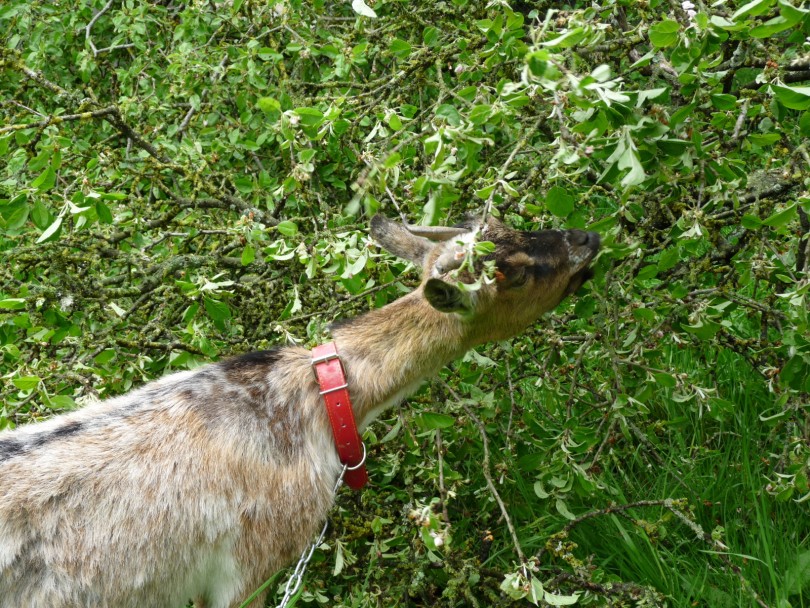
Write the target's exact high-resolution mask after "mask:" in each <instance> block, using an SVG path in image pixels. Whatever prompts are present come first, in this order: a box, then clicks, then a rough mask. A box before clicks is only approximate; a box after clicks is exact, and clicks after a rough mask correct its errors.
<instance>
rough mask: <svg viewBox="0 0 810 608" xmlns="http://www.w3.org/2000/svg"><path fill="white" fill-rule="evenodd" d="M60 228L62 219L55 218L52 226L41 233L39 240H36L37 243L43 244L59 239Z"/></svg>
mask: <svg viewBox="0 0 810 608" xmlns="http://www.w3.org/2000/svg"><path fill="white" fill-rule="evenodd" d="M61 227H62V217H61V216H59V217H57V218H56V219H55V220H54V222H53V224H51V225H50V226H48V228H47V229H46V230H45V232H43V233H42V234H41V235H40V236H39V238H38V239H37V243H45V242H46V241H51V240H54V239H56V238H58V237H59V229H60V228H61Z"/></svg>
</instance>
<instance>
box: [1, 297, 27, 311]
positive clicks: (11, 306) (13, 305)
mask: <svg viewBox="0 0 810 608" xmlns="http://www.w3.org/2000/svg"><path fill="white" fill-rule="evenodd" d="M23 308H25V299H23V298H6V299H5V300H0V309H3V310H22V309H23Z"/></svg>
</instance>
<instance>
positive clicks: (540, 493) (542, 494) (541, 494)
mask: <svg viewBox="0 0 810 608" xmlns="http://www.w3.org/2000/svg"><path fill="white" fill-rule="evenodd" d="M534 493H535V494H537V497H538V498H543V499H545V498H548V497H549V496H551V495H550V494H549V493H548V492H546V490H545V488H544V487H543V482H542V481H535V482H534Z"/></svg>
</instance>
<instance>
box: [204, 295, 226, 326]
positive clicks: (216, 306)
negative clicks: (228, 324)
mask: <svg viewBox="0 0 810 608" xmlns="http://www.w3.org/2000/svg"><path fill="white" fill-rule="evenodd" d="M203 303H204V304H205V312H206V313H208V316H209V317H211V319H213V320H214V321H227V320H228V319H230V318H231V316H232V313H231V309H230V308H228V305H227V304H225V302H221V301H219V300H214V299H212V298H203Z"/></svg>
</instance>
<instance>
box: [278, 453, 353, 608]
mask: <svg viewBox="0 0 810 608" xmlns="http://www.w3.org/2000/svg"><path fill="white" fill-rule="evenodd" d="M363 448H365V445H364V446H363ZM363 461H364V462H365V457H364V458H363ZM361 464H362V463H361ZM349 468H350V467H348V466H347V465H345V464H344V465H343V470H342V471H341V472H340V475H339V476H338V478H337V481H336V482H335V488H334V490H332V492H333V493H334V494H335V495H337V491H338V490H339V489H340V486H342V485H343V476H344V475H345V474H346V471H347V470H348V469H349ZM328 527H329V519H327V520H326V521H325V522H324V523H323V529H322V530H321V533H320V535H319V536H318V538H317V539H316V540H315V541H314V542H313V543H312V544H311V545H309V546H308V547H306V548H305V549H304V552H303V553H302V554H301V558H300V559H299V560H298V563H297V564H296V565H295V570H293V573H292V574H291V575H290V578H289V580H288V581H287V584H286V585H285V587H284V597H283V598H281V602H280V603H279V604H278V605H277V606H276V608H287V603H288V602H289V601H290V599H292V597H293V596H294V595H295V594H296V593H297V592H298V590H299V589H300V588H301V583H302V582H303V581H304V574H305V573H306V571H307V565H308V564H309V560H311V559H312V554H313V553H315V549H317V548H318V547H319V546H320V545H321V543H322V542H323V539H324V537H325V536H326V530H327V528H328Z"/></svg>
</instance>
